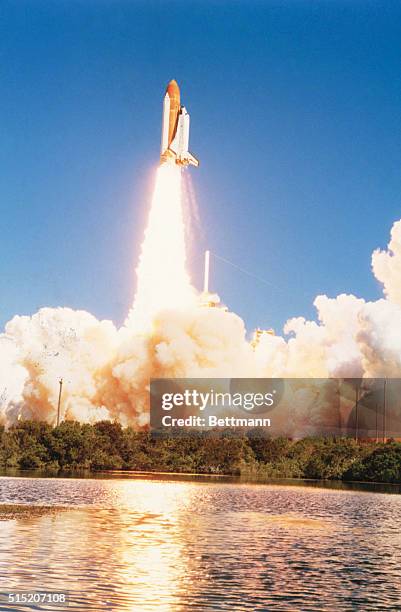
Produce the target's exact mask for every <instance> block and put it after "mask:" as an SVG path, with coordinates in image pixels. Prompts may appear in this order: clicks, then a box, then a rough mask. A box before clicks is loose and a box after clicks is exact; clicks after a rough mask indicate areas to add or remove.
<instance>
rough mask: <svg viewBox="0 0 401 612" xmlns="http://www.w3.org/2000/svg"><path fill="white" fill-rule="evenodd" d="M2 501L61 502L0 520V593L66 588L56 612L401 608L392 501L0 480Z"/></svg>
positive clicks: (242, 488)
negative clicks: (49, 510)
mask: <svg viewBox="0 0 401 612" xmlns="http://www.w3.org/2000/svg"><path fill="white" fill-rule="evenodd" d="M0 501H1V502H3V503H6V502H8V503H36V504H46V505H50V504H52V505H63V506H69V508H68V510H65V511H62V512H60V513H56V514H51V515H45V516H41V517H29V518H19V519H16V520H7V521H2V522H0V529H1V540H0V576H1V585H2V586H1V592H6V591H9V590H16V589H21V590H30V589H31V590H41V589H44V588H46V589H47V590H52V591H57V590H68V591H69V592H70V605H69V608H57V609H59V610H63V609H66V610H67V609H69V610H71V609H75V610H96V611H97V612H99V610H103V609H105V610H113V611H117V612H119V611H126V610H130V611H132V612H134V611H135V612H138V611H139V612H142V611H144V612H145V611H147V610H158V611H164V610H166V611H174V612H175V611H182V612H184V611H187V610H199V611H202V612H203V611H207V610H230V611H235V610H238V611H242V610H269V611H270V610H280V611H281V610H292V611H293V610H316V611H318V610H319V611H320V610H333V611H334V610H335V611H336V612H337V611H338V610H341V611H343V610H344V611H346V610H364V611H366V610H395V609H401V586H400V584H401V571H400V569H399V563H400V553H401V535H400V533H399V517H400V516H401V513H400V511H401V498H400V497H399V496H397V495H386V494H371V493H358V492H344V491H332V490H323V489H313V488H307V487H286V486H282V485H274V486H272V485H253V484H236V483H232V484H226V483H206V482H190V481H185V482H181V481H169V480H166V479H160V480H157V479H151V480H148V479H145V478H144V479H143V480H139V479H135V480H115V479H114V480H91V479H87V480H79V479H42V478H37V479H26V478H0ZM322 602H323V603H322ZM0 609H1V610H7V609H10V610H19V611H23V610H32V609H35V608H32V607H31V608H27V607H23V606H21V607H15V606H14V607H13V608H7V607H3V608H0ZM36 609H41V610H45V609H47V610H50V609H51V608H46V607H44V606H43V607H41V608H38V607H37V608H36Z"/></svg>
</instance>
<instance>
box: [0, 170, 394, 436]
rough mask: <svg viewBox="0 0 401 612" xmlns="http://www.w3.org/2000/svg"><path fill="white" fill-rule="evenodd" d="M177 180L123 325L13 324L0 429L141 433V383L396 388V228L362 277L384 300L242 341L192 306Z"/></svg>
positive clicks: (56, 316) (213, 312)
mask: <svg viewBox="0 0 401 612" xmlns="http://www.w3.org/2000/svg"><path fill="white" fill-rule="evenodd" d="M181 181H182V177H181V171H180V169H179V167H177V166H176V165H173V164H168V163H166V164H163V165H162V166H161V167H160V168H159V169H158V171H157V175H156V184H155V190H154V195H153V199H152V203H151V210H150V214H149V219H148V225H147V229H146V231H145V237H144V241H143V244H142V249H141V255H140V260H139V264H138V267H137V269H136V274H137V290H136V294H135V298H134V303H133V306H132V309H131V310H130V312H129V314H128V316H127V319H126V321H125V324H124V325H123V327H122V328H120V329H116V327H115V326H114V324H113V323H112V322H111V321H98V320H97V319H96V318H95V317H93V316H92V315H91V314H89V313H88V312H84V311H74V310H71V309H70V308H42V309H41V310H39V312H37V313H36V314H34V315H32V316H19V315H17V316H15V317H14V318H13V319H12V320H11V321H9V322H8V323H7V325H6V327H5V331H4V333H3V334H1V335H0V418H1V420H2V422H3V423H5V424H7V425H9V424H11V423H13V422H15V421H16V420H17V419H18V418H33V419H38V420H39V419H44V420H46V421H48V422H49V423H53V424H54V423H55V421H56V413H57V402H58V392H59V379H60V378H62V379H63V388H62V398H61V416H62V418H63V419H76V420H80V421H89V422H93V421H97V420H101V419H104V418H109V419H113V420H114V419H115V420H118V421H120V422H121V423H122V424H123V425H127V424H130V425H134V426H135V427H138V428H142V427H144V426H146V425H147V423H148V391H149V387H148V385H149V379H150V378H151V377H181V378H184V377H230V376H232V377H261V376H262V377H269V376H270V377H293V378H295V377H304V378H305V377H381V376H387V377H399V376H401V331H400V330H401V220H400V221H397V222H396V223H395V224H394V225H393V228H392V230H391V239H390V242H389V245H388V248H387V250H385V251H380V250H376V251H374V253H373V255H372V270H373V274H374V275H375V277H376V278H377V280H378V281H379V282H380V283H382V285H383V292H384V297H383V298H382V299H379V300H377V301H374V302H366V301H365V300H363V299H362V298H358V297H356V296H354V295H345V294H342V295H339V296H337V297H335V298H330V297H328V296H325V295H320V296H318V297H317V298H316V299H315V301H314V305H315V307H316V311H317V318H316V320H315V321H308V320H306V319H305V318H303V317H295V318H292V319H290V320H289V321H287V323H286V324H285V326H284V335H283V336H271V335H267V334H266V335H263V336H262V337H261V338H260V341H259V343H258V344H257V345H256V346H252V345H251V343H250V342H249V341H248V340H247V337H246V329H245V325H244V322H243V321H242V320H241V318H240V317H238V316H237V315H236V314H234V313H232V312H228V311H225V310H223V309H220V308H205V307H201V306H200V299H199V295H197V292H196V291H195V289H194V288H193V287H192V285H191V282H190V278H189V275H188V273H187V270H186V245H185V223H184V213H183V210H182V193H181V188H182V185H181Z"/></svg>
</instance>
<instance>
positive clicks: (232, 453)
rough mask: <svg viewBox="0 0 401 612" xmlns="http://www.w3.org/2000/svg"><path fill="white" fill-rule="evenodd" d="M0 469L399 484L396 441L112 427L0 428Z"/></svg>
mask: <svg viewBox="0 0 401 612" xmlns="http://www.w3.org/2000/svg"><path fill="white" fill-rule="evenodd" d="M0 468H2V469H6V468H17V469H46V470H52V471H55V472H57V471H59V470H62V471H66V470H93V471H94V470H110V469H125V470H138V471H165V472H183V473H184V472H187V473H188V472H192V473H201V474H234V475H243V476H246V477H247V478H316V479H330V480H348V481H352V480H358V481H368V482H373V481H375V482H390V483H401V443H398V442H394V441H391V440H390V441H388V442H387V443H385V444H384V443H375V442H371V441H370V442H369V441H359V442H356V441H355V440H353V439H351V438H304V439H302V440H296V441H293V440H289V439H287V438H265V439H262V438H258V437H253V436H251V435H248V436H245V435H244V436H238V435H236V436H233V435H232V432H231V433H230V432H229V431H227V432H225V433H224V434H223V435H220V436H219V437H216V436H213V435H210V434H208V433H197V434H193V435H191V436H189V435H187V436H185V437H183V436H172V437H165V436H163V437H161V436H157V437H155V436H152V435H151V434H150V433H148V432H137V431H135V430H134V429H132V428H131V427H127V428H122V427H121V425H119V424H118V423H111V422H110V421H101V422H99V423H96V424H94V425H89V424H82V423H77V422H73V421H65V422H63V423H61V425H59V426H58V427H55V428H53V427H51V426H50V425H48V424H47V423H42V422H35V421H22V422H19V423H17V424H16V425H14V426H12V427H10V428H9V429H7V430H5V429H4V428H3V427H1V428H0Z"/></svg>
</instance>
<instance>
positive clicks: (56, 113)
mask: <svg viewBox="0 0 401 612" xmlns="http://www.w3.org/2000/svg"><path fill="white" fill-rule="evenodd" d="M400 24H401V3H400V2H398V1H397V2H392V1H391V0H383V1H382V2H380V1H377V2H372V1H369V0H360V1H353V0H344V1H336V0H331V1H327V2H326V1H323V0H322V1H314V0H311V1H308V2H306V1H305V2H303V1H301V0H298V1H295V0H294V1H290V0H289V1H287V2H284V1H279V2H278V1H277V2H268V1H266V2H252V1H250V0H246V1H243V2H239V1H234V0H233V1H231V2H225V1H224V0H219V1H216V2H211V1H208V0H203V1H201V2H194V1H188V0H186V1H185V2H174V1H169V2H164V1H163V2H152V1H150V0H143V1H142V2H140V1H137V2H135V1H128V0H127V1H123V0H110V1H106V0H84V1H76V0H66V1H63V0H57V1H46V0H41V1H40V2H33V1H32V0H29V1H25V0H18V2H15V0H13V1H7V0H3V2H2V3H1V5H0V62H1V69H0V90H1V91H0V100H1V106H0V108H1V114H0V211H1V217H0V218H1V227H2V232H1V240H0V275H1V281H2V282H1V299H0V325H1V326H2V325H3V324H4V323H5V322H6V321H7V320H9V319H10V318H11V317H12V316H13V315H14V314H32V313H33V312H35V311H36V310H37V309H38V308H39V307H41V306H46V305H47V306H59V305H60V306H64V305H65V306H71V307H73V308H83V309H86V310H89V311H90V312H92V313H93V314H95V315H96V316H97V317H99V318H110V319H112V320H114V321H115V322H116V323H117V324H120V323H121V322H122V321H123V319H124V317H125V314H126V312H127V310H128V308H129V306H130V303H131V300H132V296H133V292H134V289H135V284H134V281H135V277H134V267H135V264H136V260H137V256H138V252H139V246H140V243H141V240H142V234H143V230H144V224H145V219H146V213H147V210H148V204H149V199H150V192H151V186H152V180H153V174H154V170H155V167H156V164H157V160H158V154H159V140H160V121H161V102H162V96H163V92H164V88H165V86H166V84H167V82H168V81H169V80H170V79H171V78H175V79H177V81H178V82H179V84H180V86H181V93H182V98H183V102H184V104H185V105H186V106H187V108H188V110H189V112H190V113H191V121H192V128H191V149H192V151H193V153H194V154H195V155H197V156H198V157H199V158H200V160H201V168H200V169H199V170H196V169H193V170H191V176H192V180H193V183H194V186H195V189H196V193H197V198H198V204H199V208H200V217H201V224H202V231H203V236H202V237H200V238H199V239H198V240H197V242H196V244H195V245H194V248H193V250H192V255H191V262H190V263H191V272H192V274H193V277H194V278H195V280H196V282H197V283H198V284H200V271H201V258H202V256H201V253H202V250H203V249H204V248H205V246H206V245H207V246H209V247H210V248H211V250H212V251H215V252H216V253H218V254H220V255H221V256H223V257H225V258H226V259H229V260H231V261H233V262H234V263H236V264H238V265H239V266H240V267H242V268H245V269H247V270H251V271H253V273H254V274H255V275H257V276H259V277H262V278H263V279H266V280H267V281H269V282H270V283H271V285H266V284H263V283H260V282H258V281H256V280H254V279H252V278H250V277H247V276H245V275H243V274H242V273H240V272H238V271H235V270H234V269H232V268H231V267H229V266H227V265H226V264H223V263H221V262H216V263H215V264H214V266H213V269H212V282H213V288H214V289H216V290H217V291H218V292H219V293H220V295H221V297H222V298H223V299H224V301H225V302H226V303H227V304H228V305H229V307H230V308H231V309H233V310H235V311H236V312H238V313H239V314H241V315H242V316H243V317H244V318H245V320H246V322H247V324H248V326H249V327H250V328H251V327H252V326H255V325H258V324H259V325H261V326H270V325H272V326H274V327H275V328H276V329H277V330H280V328H281V327H282V324H283V323H284V321H285V320H286V319H287V318H288V317H291V316H297V315H304V316H307V317H310V316H313V315H314V310H313V307H312V301H313V299H314V297H315V296H316V295H317V294H318V293H327V294H328V295H330V296H334V295H336V294H338V293H341V292H354V293H356V294H357V295H360V296H363V297H365V298H368V299H375V298H377V297H379V295H380V286H379V285H378V284H377V283H376V282H375V280H374V279H373V278H372V275H371V272H370V254H371V251H372V250H373V248H375V247H377V246H381V247H384V246H385V245H386V243H387V240H388V234H389V230H390V227H391V224H392V222H393V221H394V220H395V219H398V218H400V217H401V78H400V58H401V34H400Z"/></svg>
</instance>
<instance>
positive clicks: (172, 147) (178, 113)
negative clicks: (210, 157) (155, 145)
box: [160, 80, 199, 166]
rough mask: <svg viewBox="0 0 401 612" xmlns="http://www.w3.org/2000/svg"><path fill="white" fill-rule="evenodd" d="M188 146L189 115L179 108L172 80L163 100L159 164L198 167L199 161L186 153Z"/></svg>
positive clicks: (175, 85) (176, 87) (179, 103)
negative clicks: (167, 163)
mask: <svg viewBox="0 0 401 612" xmlns="http://www.w3.org/2000/svg"><path fill="white" fill-rule="evenodd" d="M188 144H189V114H188V112H187V110H186V108H185V107H184V106H181V101H180V88H179V87H178V83H177V81H174V80H172V81H170V83H169V84H168V85H167V89H166V93H165V96H164V100H163V121H162V140H161V150H160V163H161V164H164V163H166V162H169V163H173V164H177V165H178V166H189V165H192V166H199V161H198V160H197V159H196V157H194V156H193V155H192V154H191V153H190V152H189V151H188Z"/></svg>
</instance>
